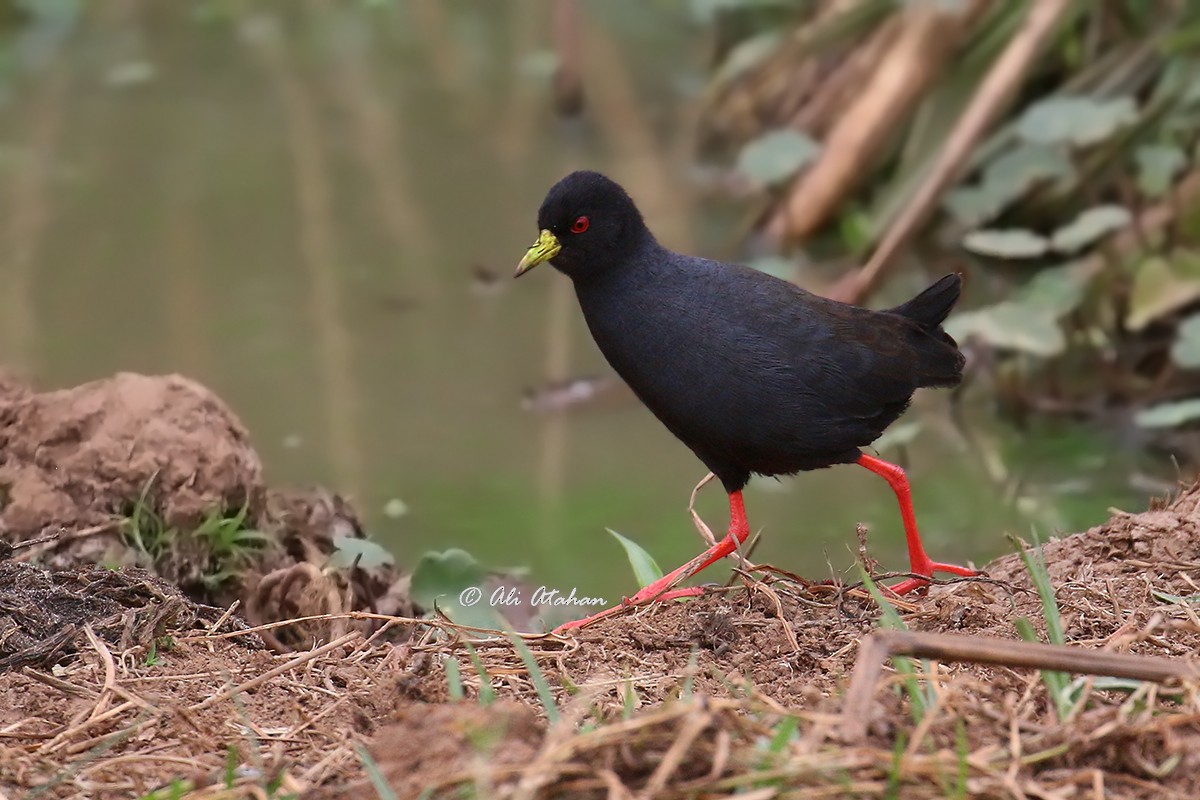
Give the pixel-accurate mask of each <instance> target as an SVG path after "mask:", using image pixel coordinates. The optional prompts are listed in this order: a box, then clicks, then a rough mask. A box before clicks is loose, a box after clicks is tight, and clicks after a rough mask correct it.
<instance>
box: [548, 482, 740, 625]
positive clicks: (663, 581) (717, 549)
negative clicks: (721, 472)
mask: <svg viewBox="0 0 1200 800" xmlns="http://www.w3.org/2000/svg"><path fill="white" fill-rule="evenodd" d="M749 535H750V524H749V523H748V522H747V521H746V507H745V505H744V504H743V503H742V493H741V492H734V493H733V494H731V495H729V533H727V534H726V535H725V538H724V539H722V540H721V541H719V542H717V543H716V544H715V545H713V546H712V547H710V548H708V550H706V551H704V552H703V553H701V554H700V555H698V556H696V557H695V558H693V559H692V560H691V561H689V562H687V563H686V564H684V565H683V566H682V567H680V568H679V569H676V570H673V571H671V572H670V573H668V574H667V575H664V576H662V577H661V578H659V579H658V580H656V581H655V582H654V583H652V584H650V585H649V586H645V587H643V588H642V589H640V590H639V591H638V593H637V594H635V595H634V596H633V598H632V599H630V598H625V599H623V600H622V601H621V605H619V606H613V607H612V608H606V609H604V610H603V611H601V612H600V613H598V614H593V615H592V616H590V617H584V618H583V619H577V620H573V621H571V622H567V623H564V624H562V625H559V626H558V627H557V628H555V629H554V631H553V632H554V633H556V634H557V633H562V632H563V631H567V630H571V629H573V628H584V627H587V626H588V625H591V624H592V623H593V622H599V621H600V620H602V619H605V618H606V617H611V616H613V615H614V614H617V613H619V612H621V611H623V610H625V609H627V608H630V607H631V606H635V605H642V604H644V603H648V602H650V601H652V600H653V601H654V602H662V601H663V600H674V599H675V598H677V597H695V596H696V595H699V594H702V593H703V592H704V589H703V588H701V587H699V586H692V587H689V588H686V589H676V588H674V587H675V586H677V585H678V584H680V583H682V582H683V581H686V580H687V579H688V578H690V577H692V576H693V575H695V574H696V573H697V572H699V571H700V570H702V569H704V568H705V567H708V566H710V565H712V564H714V563H716V562H717V561H720V560H721V559H722V558H724V557H725V556H727V555H729V554H730V553H732V552H733V551H734V550H736V549H737V546H738V545H739V544H741V543H742V542H744V541H746V537H747V536H749Z"/></svg>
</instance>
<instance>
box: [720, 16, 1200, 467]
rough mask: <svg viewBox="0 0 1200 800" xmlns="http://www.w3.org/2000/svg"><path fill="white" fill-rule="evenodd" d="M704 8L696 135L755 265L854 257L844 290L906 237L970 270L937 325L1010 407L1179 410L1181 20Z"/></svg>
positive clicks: (1192, 270) (1189, 403)
mask: <svg viewBox="0 0 1200 800" xmlns="http://www.w3.org/2000/svg"><path fill="white" fill-rule="evenodd" d="M707 5H708V6H711V7H713V8H716V9H718V10H715V11H713V12H712V13H711V15H710V16H709V17H708V19H709V20H710V22H711V25H712V26H713V29H714V31H715V37H714V38H715V40H716V42H717V47H716V48H715V56H714V69H713V77H712V82H711V85H710V87H709V90H708V93H707V97H706V104H705V112H704V115H703V124H702V130H703V136H702V141H703V145H704V149H705V152H706V153H708V154H709V156H710V157H711V158H722V157H726V156H727V157H729V158H730V160H731V163H732V164H733V165H734V166H733V170H734V174H735V175H736V176H738V180H737V185H739V186H741V187H742V189H743V191H748V192H751V193H752V195H753V196H754V197H755V198H757V200H756V202H755V205H754V224H755V225H756V226H758V227H760V228H761V229H762V230H763V231H764V232H766V233H767V234H769V235H771V236H772V237H773V238H774V239H775V240H776V241H777V242H779V244H780V247H781V250H780V252H781V253H783V254H786V255H787V259H786V260H783V261H781V260H780V257H779V256H774V257H770V258H767V259H764V260H763V261H761V262H759V263H760V266H762V267H763V268H765V269H769V270H772V271H779V270H781V269H784V270H788V271H791V272H793V274H794V270H795V268H796V267H795V264H797V263H800V261H809V262H811V261H818V262H821V261H823V262H826V263H828V264H831V265H837V264H840V263H844V262H846V261H848V260H856V261H857V260H861V259H864V258H867V256H871V259H870V262H869V263H868V265H867V267H866V268H864V269H863V270H861V271H859V272H853V271H852V272H851V274H850V277H849V278H846V279H843V280H842V281H841V283H840V284H838V286H836V287H835V288H834V289H833V290H832V291H834V293H835V294H843V295H846V296H849V297H850V298H852V299H857V298H861V297H865V295H866V293H867V292H869V291H871V289H872V288H873V286H874V284H875V283H876V282H877V281H878V279H879V277H880V276H881V274H882V273H883V271H884V270H885V269H886V268H888V267H889V266H890V265H891V264H892V263H894V262H895V261H896V259H895V254H896V250H895V247H896V245H897V244H899V243H902V242H904V241H909V240H911V239H914V238H915V239H916V245H917V246H918V252H919V253H921V254H923V255H924V256H926V257H927V258H928V259H929V260H931V261H934V262H939V261H940V262H942V263H940V264H938V265H937V266H936V267H932V268H931V269H936V270H942V269H946V268H948V267H949V268H958V269H965V270H966V271H967V272H968V273H969V277H971V278H972V279H973V280H971V284H972V287H971V288H972V292H971V296H972V298H973V300H974V301H975V302H976V303H977V304H978V305H979V307H978V308H976V309H974V310H971V311H966V312H963V313H959V314H957V315H956V316H955V317H953V318H952V319H951V321H950V324H949V326H948V327H949V328H950V330H951V331H952V333H953V334H954V335H955V336H957V337H959V338H960V340H962V341H964V342H967V343H968V344H969V345H970V346H971V347H972V348H973V349H974V351H975V353H976V355H977V359H976V360H977V362H978V363H980V364H981V365H983V366H982V367H981V371H982V372H984V373H985V374H984V375H983V376H982V377H983V378H985V379H986V380H987V382H988V383H989V384H990V385H991V388H993V389H994V390H995V393H996V396H997V400H998V405H999V406H1000V408H1001V409H1002V410H1003V411H1005V412H1007V413H1009V414H1010V416H1011V415H1023V414H1024V413H1026V412H1029V411H1035V412H1040V413H1053V414H1068V415H1071V416H1073V417H1076V418H1104V419H1111V418H1112V416H1113V412H1114V411H1115V412H1116V413H1117V414H1118V418H1120V415H1121V414H1125V415H1127V417H1128V418H1129V419H1131V420H1132V421H1133V422H1134V423H1136V424H1137V425H1138V426H1141V427H1142V428H1143V429H1145V430H1146V431H1147V433H1146V434H1145V435H1146V436H1148V437H1149V436H1157V437H1159V438H1160V439H1162V440H1164V441H1167V442H1175V439H1173V438H1172V437H1170V436H1169V435H1167V436H1165V437H1164V436H1163V435H1162V434H1163V433H1164V432H1169V430H1170V429H1172V428H1174V427H1176V426H1179V425H1183V424H1186V423H1188V422H1190V421H1192V420H1194V419H1196V418H1198V417H1200V402H1197V401H1196V400H1195V399H1194V398H1195V395H1196V393H1197V392H1198V391H1200V383H1198V381H1197V375H1198V373H1197V368H1198V367H1200V316H1197V314H1196V311H1197V307H1198V301H1200V203H1198V200H1197V198H1198V197H1200V172H1197V169H1198V165H1200V88H1198V87H1200V7H1198V6H1197V5H1196V4H1195V3H1188V2H1175V1H1173V0H1119V1H1118V2H1111V3H1084V2H1068V1H1066V0H1064V1H1063V2H1059V0H1049V2H1039V3H1030V2H1012V3H996V2H987V0H961V1H958V2H950V3H893V2H881V1H879V0H856V1H853V2H836V3H834V2H811V3H787V2H771V3H757V2H753V3H719V4H707ZM801 256H803V258H801ZM839 270H840V268H839ZM826 274H827V275H828V274H830V273H829V272H828V270H826ZM807 280H810V281H812V280H816V278H813V277H812V276H811V275H810V276H809V277H808V278H807ZM1187 455H1191V456H1195V455H1198V454H1195V453H1188V454H1187Z"/></svg>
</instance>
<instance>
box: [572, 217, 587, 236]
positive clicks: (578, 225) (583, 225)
mask: <svg viewBox="0 0 1200 800" xmlns="http://www.w3.org/2000/svg"><path fill="white" fill-rule="evenodd" d="M587 229H588V218H587V217H580V218H579V219H577V220H575V221H574V222H572V223H571V233H583V232H584V231H586V230H587Z"/></svg>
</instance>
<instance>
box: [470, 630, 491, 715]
mask: <svg viewBox="0 0 1200 800" xmlns="http://www.w3.org/2000/svg"><path fill="white" fill-rule="evenodd" d="M467 653H468V654H469V655H470V656H471V663H472V664H474V665H475V671H476V672H478V673H479V705H481V706H490V705H491V704H492V701H494V700H495V699H496V690H495V689H493V688H492V676H491V675H488V671H487V667H485V666H484V665H483V659H482V658H480V657H479V653H476V652H475V648H474V647H471V645H470V644H468V645H467Z"/></svg>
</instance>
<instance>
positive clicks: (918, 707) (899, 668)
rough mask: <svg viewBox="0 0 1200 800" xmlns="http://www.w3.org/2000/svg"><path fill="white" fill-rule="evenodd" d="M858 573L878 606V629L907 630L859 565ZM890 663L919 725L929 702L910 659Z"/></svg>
mask: <svg viewBox="0 0 1200 800" xmlns="http://www.w3.org/2000/svg"><path fill="white" fill-rule="evenodd" d="M858 571H859V574H860V575H862V580H863V585H864V586H865V587H866V589H867V591H868V592H870V593H871V597H872V598H874V600H875V604H876V605H878V606H879V611H880V618H879V625H880V627H883V628H891V629H892V630H897V631H906V630H908V626H907V625H905V624H904V620H902V619H900V615H899V614H897V613H896V609H895V608H894V607H893V606H892V604H891V603H889V602H888V601H887V600H885V599H884V597H883V593H882V592H880V591H879V587H878V586H876V585H875V581H873V580H872V579H871V575H870V573H868V572H867V571H866V570H865V569H863V567H862V565H861V564H860V565H859V567H858ZM892 663H893V664H895V665H896V672H899V673H900V674H901V675H903V676H904V690H905V691H906V692H907V693H908V697H909V702H910V704H911V706H912V715H913V722H915V723H920V722H921V719H922V718H923V717H924V716H925V709H926V708H927V707H928V706H929V703H930V700H928V699H927V698H926V697H925V693H924V692H923V691H922V689H921V682H920V681H918V680H917V677H916V670H915V669H913V664H912V659H910V658H907V657H905V656H892ZM922 663H923V664H924V667H925V672H926V674H928V673H930V672H932V671H933V666H932V665H931V664H930V663H929V662H928V661H924V660H923V661H922Z"/></svg>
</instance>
